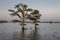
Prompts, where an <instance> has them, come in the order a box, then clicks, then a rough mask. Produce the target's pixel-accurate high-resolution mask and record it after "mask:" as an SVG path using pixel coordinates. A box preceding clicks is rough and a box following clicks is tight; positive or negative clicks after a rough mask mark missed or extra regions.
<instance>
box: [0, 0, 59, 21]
mask: <svg viewBox="0 0 60 40" xmlns="http://www.w3.org/2000/svg"><path fill="white" fill-rule="evenodd" d="M18 3H23V4H27V5H28V7H30V8H33V9H38V10H39V11H40V13H41V14H42V17H41V20H43V19H45V20H50V19H51V20H56V21H59V20H60V0H0V19H8V20H9V19H12V17H11V16H10V15H9V14H10V12H9V11H8V10H9V9H13V8H14V5H16V4H18Z"/></svg>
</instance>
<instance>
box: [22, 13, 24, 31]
mask: <svg viewBox="0 0 60 40" xmlns="http://www.w3.org/2000/svg"><path fill="white" fill-rule="evenodd" d="M22 17H23V19H22V31H24V13H23V15H22Z"/></svg>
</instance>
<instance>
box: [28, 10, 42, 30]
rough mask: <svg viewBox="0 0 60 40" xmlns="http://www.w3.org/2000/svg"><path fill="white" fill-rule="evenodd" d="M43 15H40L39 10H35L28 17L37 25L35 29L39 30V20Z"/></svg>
mask: <svg viewBox="0 0 60 40" xmlns="http://www.w3.org/2000/svg"><path fill="white" fill-rule="evenodd" d="M40 17H41V14H40V13H39V11H38V10H34V11H33V12H32V13H30V15H28V16H27V18H28V19H30V20H32V21H33V23H34V25H35V29H37V25H39V24H38V22H39V21H38V19H40Z"/></svg>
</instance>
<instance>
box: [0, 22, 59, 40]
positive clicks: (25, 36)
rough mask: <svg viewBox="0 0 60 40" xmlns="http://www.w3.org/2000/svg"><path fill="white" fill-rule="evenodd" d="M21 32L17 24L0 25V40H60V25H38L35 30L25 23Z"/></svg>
mask: <svg viewBox="0 0 60 40" xmlns="http://www.w3.org/2000/svg"><path fill="white" fill-rule="evenodd" d="M25 28H27V30H25V31H24V32H22V31H21V25H20V24H19V23H15V24H13V23H0V40H60V23H53V24H49V23H40V25H39V26H38V29H37V30H34V25H33V24H29V23H27V25H26V26H25Z"/></svg>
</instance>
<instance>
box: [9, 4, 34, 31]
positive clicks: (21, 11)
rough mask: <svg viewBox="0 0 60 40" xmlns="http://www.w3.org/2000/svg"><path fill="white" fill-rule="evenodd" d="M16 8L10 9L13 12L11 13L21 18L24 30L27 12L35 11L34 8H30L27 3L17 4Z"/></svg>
mask: <svg viewBox="0 0 60 40" xmlns="http://www.w3.org/2000/svg"><path fill="white" fill-rule="evenodd" d="M14 8H15V9H16V10H11V9H9V11H10V12H12V13H11V14H10V15H12V16H18V18H20V20H21V21H22V22H21V25H22V30H24V25H25V24H24V22H25V18H26V16H27V13H30V12H32V11H33V9H31V8H28V6H27V5H26V4H17V5H15V7H14Z"/></svg>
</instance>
